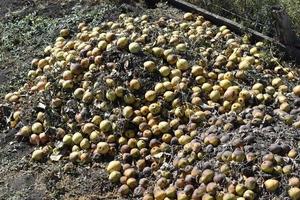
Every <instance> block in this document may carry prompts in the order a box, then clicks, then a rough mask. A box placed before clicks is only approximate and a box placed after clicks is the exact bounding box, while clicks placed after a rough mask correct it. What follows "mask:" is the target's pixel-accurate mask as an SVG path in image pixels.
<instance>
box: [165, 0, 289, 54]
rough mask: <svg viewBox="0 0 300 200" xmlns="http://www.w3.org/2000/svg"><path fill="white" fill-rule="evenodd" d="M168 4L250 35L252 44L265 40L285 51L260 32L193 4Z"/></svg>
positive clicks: (180, 0) (171, 1) (180, 1)
mask: <svg viewBox="0 0 300 200" xmlns="http://www.w3.org/2000/svg"><path fill="white" fill-rule="evenodd" d="M168 3H169V4H170V5H172V6H174V7H176V8H179V9H181V10H185V11H190V12H197V13H199V14H200V15H202V16H203V17H204V18H205V19H207V20H209V21H211V22H212V23H214V24H216V25H219V26H221V25H225V26H227V27H228V28H229V29H230V30H232V31H233V32H235V33H237V34H239V35H241V34H244V33H250V34H251V35H252V40H253V41H254V42H257V41H261V40H266V41H268V42H271V43H272V44H275V45H276V46H277V47H278V48H279V49H280V50H282V51H286V46H285V45H284V44H282V43H280V42H278V41H277V40H275V39H273V38H271V37H269V36H266V35H264V34H262V33H260V32H257V31H255V30H253V29H250V28H247V27H245V26H242V25H241V24H239V23H237V22H235V21H232V20H230V19H227V18H225V17H221V16H219V15H216V14H214V13H211V12H209V11H207V10H205V9H203V8H200V7H198V6H196V5H194V4H191V3H188V2H186V1H183V0H168Z"/></svg>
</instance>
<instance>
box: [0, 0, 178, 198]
mask: <svg viewBox="0 0 300 200" xmlns="http://www.w3.org/2000/svg"><path fill="white" fill-rule="evenodd" d="M162 6H163V8H158V9H154V10H152V9H151V10H147V9H145V6H144V5H139V4H138V5H136V6H132V5H128V4H117V6H116V5H115V3H114V2H113V3H111V2H110V3H109V4H107V3H104V1H92V0H89V1H83V2H82V3H79V2H78V1H59V0H55V1H39V0H26V1H19V0H1V1H0V36H1V37H0V38H1V40H0V99H1V100H0V103H1V102H3V96H4V95H5V93H7V92H8V91H13V90H14V89H16V88H18V87H19V86H21V85H22V84H23V83H24V82H26V74H27V72H28V70H29V69H31V65H30V62H31V60H32V59H33V58H35V57H41V56H42V55H43V49H44V48H45V47H46V46H47V45H49V44H51V43H53V41H54V39H55V37H57V35H58V32H59V30H60V29H62V28H64V27H68V28H69V29H70V30H71V31H73V32H75V31H76V27H77V25H78V23H80V22H82V21H85V22H88V23H90V24H91V25H97V24H100V23H101V22H102V21H103V20H104V19H105V20H109V19H111V18H114V17H117V16H118V15H119V14H120V13H121V12H133V13H138V12H144V13H149V14H150V13H153V12H155V13H156V14H157V16H162V15H169V16H174V15H176V14H177V13H178V12H179V11H178V10H176V9H173V8H168V7H166V6H164V5H162ZM9 115H10V108H9V107H5V106H1V107H0V177H1V178H0V199H1V200H2V199H3V200H9V199H14V200H19V199H20V200H21V199H22V200H26V199H28V200H35V199H36V200H39V199H82V200H88V199H121V198H119V197H118V196H117V195H116V187H115V186H113V185H112V184H110V183H109V182H108V179H107V174H106V172H105V170H104V169H105V165H106V164H107V161H102V162H100V163H92V164H85V165H82V166H80V165H73V164H72V163H68V161H64V160H61V161H59V162H55V163H54V162H52V161H46V162H43V163H33V162H30V153H31V152H32V151H33V146H30V145H29V144H28V143H27V142H17V141H16V140H15V136H14V134H15V131H14V130H7V129H5V128H4V127H5V124H6V117H8V116H9Z"/></svg>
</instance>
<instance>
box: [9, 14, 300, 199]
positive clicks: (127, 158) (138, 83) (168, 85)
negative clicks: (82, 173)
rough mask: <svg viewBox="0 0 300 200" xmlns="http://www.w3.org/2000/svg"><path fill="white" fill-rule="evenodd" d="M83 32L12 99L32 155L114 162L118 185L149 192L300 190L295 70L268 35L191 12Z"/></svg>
mask: <svg viewBox="0 0 300 200" xmlns="http://www.w3.org/2000/svg"><path fill="white" fill-rule="evenodd" d="M78 30H79V32H78V33H77V34H75V35H72V34H71V33H70V31H69V30H67V29H63V30H61V31H60V36H59V37H57V39H56V41H55V43H54V44H53V45H51V46H48V47H46V48H45V50H44V55H45V56H44V57H43V58H40V59H34V60H33V61H32V67H33V69H32V70H30V71H29V73H28V82H27V83H26V84H25V85H24V86H23V87H21V88H20V89H19V90H18V91H16V92H12V93H9V94H7V95H6V96H5V100H6V102H7V103H8V104H10V106H11V107H13V109H14V112H13V114H12V116H11V118H10V124H9V126H10V128H13V129H16V130H17V131H18V132H17V134H16V137H17V139H18V140H21V141H28V143H30V144H31V145H34V146H35V150H34V151H33V153H32V160H33V161H44V160H46V159H51V160H53V161H58V160H60V159H69V160H70V162H74V163H86V164H88V163H90V162H99V161H103V160H109V164H108V165H107V168H106V169H107V172H108V179H109V180H110V181H111V182H114V183H116V185H118V187H119V189H118V192H119V194H120V195H122V196H124V197H134V198H143V200H152V199H156V200H169V199H179V200H189V199H192V200H199V199H200V200H201V199H202V200H214V199H221V200H234V199H237V200H243V199H245V200H252V199H258V198H262V199H271V197H275V196H277V197H278V198H280V199H283V198H285V197H289V198H290V199H293V200H299V199H300V179H299V178H300V177H299V175H300V173H299V169H300V160H299V156H298V151H299V144H298V143H297V142H298V141H297V140H299V139H300V137H299V131H298V129H299V128H300V114H299V113H300V98H299V96H300V85H297V84H299V83H298V82H297V81H298V80H299V71H297V70H296V69H293V68H292V67H289V66H285V65H284V64H281V63H280V61H279V59H277V58H275V57H272V56H270V53H269V51H268V48H266V47H265V45H264V43H263V42H258V43H256V44H255V45H251V44H250V43H249V37H247V36H245V37H242V38H241V37H239V36H237V35H235V34H234V33H232V32H231V31H230V30H229V29H228V28H227V27H226V26H221V27H217V26H216V25H213V24H212V23H211V22H209V21H207V20H205V19H204V18H203V17H202V16H198V15H195V14H192V13H185V14H184V15H183V17H182V19H177V18H176V17H174V18H167V17H160V18H158V17H150V16H147V15H142V16H135V17H132V16H129V14H121V15H120V16H119V17H118V19H116V20H114V21H108V22H103V23H101V24H100V25H99V26H97V27H89V26H88V25H87V24H85V23H80V24H79V26H78ZM276 127H287V128H286V129H285V130H286V131H285V132H282V130H283V129H277V128H276ZM297 138H298V139H297Z"/></svg>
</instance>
